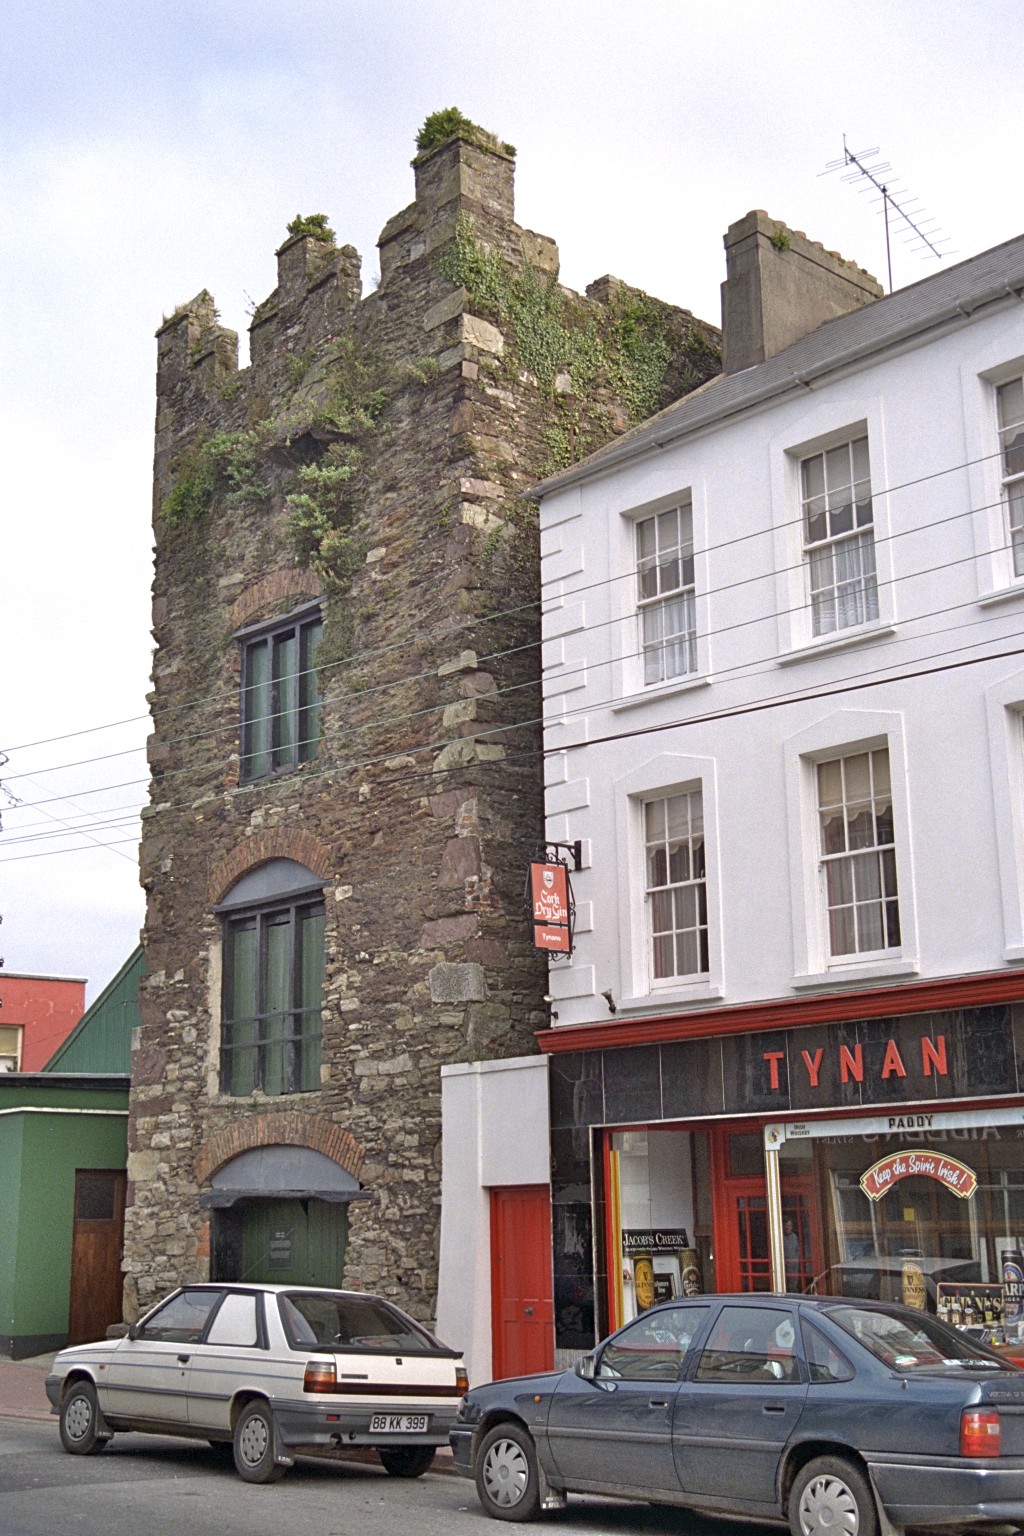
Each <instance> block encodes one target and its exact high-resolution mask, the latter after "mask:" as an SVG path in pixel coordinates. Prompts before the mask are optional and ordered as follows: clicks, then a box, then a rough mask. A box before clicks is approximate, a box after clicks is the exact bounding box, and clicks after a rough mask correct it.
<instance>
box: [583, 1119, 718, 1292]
mask: <svg viewBox="0 0 1024 1536" xmlns="http://www.w3.org/2000/svg"><path fill="white" fill-rule="evenodd" d="M708 1169H709V1154H708V1138H707V1134H706V1133H705V1132H701V1131H692V1132H691V1131H685V1130H664V1131H651V1132H648V1131H620V1132H616V1133H614V1134H613V1135H612V1136H611V1137H610V1151H609V1183H610V1189H609V1196H610V1201H609V1204H610V1209H611V1212H612V1228H613V1232H612V1239H611V1240H612V1245H613V1250H614V1258H615V1259H617V1264H616V1266H615V1269H616V1270H617V1273H614V1274H613V1283H615V1284H616V1289H617V1307H616V1312H617V1317H618V1320H619V1321H620V1322H628V1321H629V1320H630V1319H631V1318H634V1317H637V1316H638V1315H639V1314H641V1313H643V1312H645V1311H646V1310H647V1308H648V1307H651V1306H653V1305H654V1304H655V1303H656V1302H660V1301H671V1300H673V1299H674V1298H676V1297H679V1296H699V1295H701V1294H702V1293H703V1292H704V1291H706V1290H714V1259H713V1251H712V1243H711V1206H710V1176H709V1171H708Z"/></svg>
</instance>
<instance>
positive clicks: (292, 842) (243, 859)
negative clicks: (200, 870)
mask: <svg viewBox="0 0 1024 1536" xmlns="http://www.w3.org/2000/svg"><path fill="white" fill-rule="evenodd" d="M271 859H294V860H295V862H296V863H297V864H305V866H306V868H307V869H311V870H312V871H313V873H314V875H319V877H320V879H321V880H331V879H333V877H334V861H333V859H332V858H331V850H330V848H329V847H328V846H327V844H326V843H324V842H321V840H320V839H319V838H318V837H315V836H314V835H313V833H312V832H306V831H304V830H302V829H301V828H297V827H271V828H268V829H267V830H266V831H264V832H256V833H254V834H253V836H252V837H247V838H246V839H245V841H244V842H242V843H239V844H238V847H237V848H234V849H232V851H231V852H230V853H229V854H228V855H227V857H226V858H224V859H221V861H220V863H219V864H215V865H214V867H213V869H212V870H211V871H210V875H209V879H208V882H207V897H208V899H209V903H210V906H211V907H215V906H216V905H217V903H218V902H220V901H223V900H224V897H225V896H226V895H227V893H228V891H230V889H231V887H232V886H233V885H234V883H235V881H236V880H239V879H241V877H242V875H245V874H248V873H249V871H250V870H251V869H257V868H258V867H259V866H260V865H261V864H268V863H269V862H270V860H271Z"/></svg>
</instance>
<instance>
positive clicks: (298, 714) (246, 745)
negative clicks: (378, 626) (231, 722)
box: [238, 607, 324, 783]
mask: <svg viewBox="0 0 1024 1536" xmlns="http://www.w3.org/2000/svg"><path fill="white" fill-rule="evenodd" d="M323 628H324V626H323V619H322V617H321V614H320V609H319V607H317V608H314V609H309V608H307V609H305V610H303V611H302V612H301V613H297V614H292V615H289V616H288V617H287V618H285V619H282V620H281V621H280V622H279V623H277V624H274V625H272V626H264V627H262V628H260V629H259V630H256V631H252V632H249V633H245V634H241V635H239V636H238V641H239V645H240V646H241V650H242V731H241V737H242V740H241V779H242V782H243V783H251V782H252V780H254V779H265V778H269V777H270V776H271V775H272V774H275V773H288V772H291V771H292V770H294V769H295V768H297V767H298V766H299V765H300V763H307V762H311V761H312V760H313V759H314V758H315V757H316V755H317V752H318V751H319V747H320V702H321V701H320V685H319V680H318V676H317V670H316V652H317V647H318V646H319V644H320V641H321V639H322V638H323Z"/></svg>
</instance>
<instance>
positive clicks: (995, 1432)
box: [960, 1408, 1001, 1456]
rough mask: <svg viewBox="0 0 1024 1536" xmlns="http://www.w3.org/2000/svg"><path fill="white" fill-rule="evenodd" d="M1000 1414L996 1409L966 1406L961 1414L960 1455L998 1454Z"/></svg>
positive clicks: (999, 1445) (999, 1446)
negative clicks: (983, 1409)
mask: <svg viewBox="0 0 1024 1536" xmlns="http://www.w3.org/2000/svg"><path fill="white" fill-rule="evenodd" d="M1000 1448H1001V1435H1000V1429H999V1415H998V1413H996V1412H995V1410H994V1409H991V1408H989V1409H986V1410H985V1411H982V1410H980V1409H978V1408H965V1409H964V1411H963V1412H962V1413H961V1415H960V1455H961V1456H998V1455H999V1452H1000Z"/></svg>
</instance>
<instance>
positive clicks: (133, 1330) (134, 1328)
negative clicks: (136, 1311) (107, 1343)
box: [128, 1323, 139, 1339]
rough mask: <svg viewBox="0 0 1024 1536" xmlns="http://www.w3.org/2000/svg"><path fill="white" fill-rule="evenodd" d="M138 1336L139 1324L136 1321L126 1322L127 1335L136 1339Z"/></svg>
mask: <svg viewBox="0 0 1024 1536" xmlns="http://www.w3.org/2000/svg"><path fill="white" fill-rule="evenodd" d="M138 1336H139V1325H138V1323H129V1324H128V1337H129V1338H130V1339H137V1338H138Z"/></svg>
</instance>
